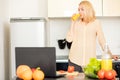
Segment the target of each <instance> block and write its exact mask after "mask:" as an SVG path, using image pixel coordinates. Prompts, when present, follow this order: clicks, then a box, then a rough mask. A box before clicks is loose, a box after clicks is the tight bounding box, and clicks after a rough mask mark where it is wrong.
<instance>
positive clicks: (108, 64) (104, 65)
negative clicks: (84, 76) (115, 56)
mask: <svg viewBox="0 0 120 80" xmlns="http://www.w3.org/2000/svg"><path fill="white" fill-rule="evenodd" d="M108 50H109V49H108V45H107V43H106V44H105V46H104V51H103V54H102V60H101V69H104V70H106V71H108V70H112V58H111V55H110V53H108Z"/></svg>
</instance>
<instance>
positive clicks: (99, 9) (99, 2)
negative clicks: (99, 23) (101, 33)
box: [88, 0, 102, 16]
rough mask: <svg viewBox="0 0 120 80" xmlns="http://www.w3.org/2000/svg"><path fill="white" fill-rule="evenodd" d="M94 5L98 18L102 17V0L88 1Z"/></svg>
mask: <svg viewBox="0 0 120 80" xmlns="http://www.w3.org/2000/svg"><path fill="white" fill-rule="evenodd" d="M88 1H90V2H91V3H92V5H93V8H94V10H95V13H96V16H102V0H88Z"/></svg>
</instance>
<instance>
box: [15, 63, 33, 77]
mask: <svg viewBox="0 0 120 80" xmlns="http://www.w3.org/2000/svg"><path fill="white" fill-rule="evenodd" d="M26 72H27V73H26ZM31 72H32V71H31V68H30V67H29V66H27V65H19V66H18V67H17V70H16V75H17V77H18V78H21V79H23V75H27V76H24V77H28V75H29V77H30V78H31V76H32V75H31ZM28 73H29V74H28ZM30 78H29V79H30Z"/></svg>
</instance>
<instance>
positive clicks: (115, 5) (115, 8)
mask: <svg viewBox="0 0 120 80" xmlns="http://www.w3.org/2000/svg"><path fill="white" fill-rule="evenodd" d="M103 16H120V0H103Z"/></svg>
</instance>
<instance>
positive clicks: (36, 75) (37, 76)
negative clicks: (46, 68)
mask: <svg viewBox="0 0 120 80" xmlns="http://www.w3.org/2000/svg"><path fill="white" fill-rule="evenodd" d="M44 77H45V75H44V72H43V71H42V70H40V69H36V70H35V71H34V72H33V79H34V80H43V79H44Z"/></svg>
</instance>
